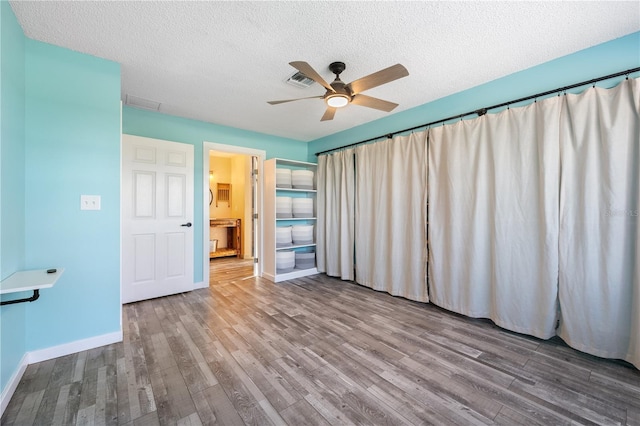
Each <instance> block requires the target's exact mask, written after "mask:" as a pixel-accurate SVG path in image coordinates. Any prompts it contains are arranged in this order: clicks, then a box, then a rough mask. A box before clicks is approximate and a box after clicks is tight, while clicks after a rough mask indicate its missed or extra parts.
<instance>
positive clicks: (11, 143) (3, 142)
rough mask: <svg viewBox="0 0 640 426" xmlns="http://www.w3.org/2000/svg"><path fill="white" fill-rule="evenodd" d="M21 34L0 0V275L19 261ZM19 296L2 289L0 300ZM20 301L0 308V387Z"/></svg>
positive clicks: (21, 341)
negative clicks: (5, 292)
mask: <svg viewBox="0 0 640 426" xmlns="http://www.w3.org/2000/svg"><path fill="white" fill-rule="evenodd" d="M24 42H25V37H24V35H23V33H22V29H21V28H20V26H19V25H18V22H17V20H16V17H15V15H14V14H13V11H12V10H11V7H10V6H9V3H7V2H6V1H0V279H2V278H6V277H8V276H9V275H11V274H12V273H14V272H15V271H17V270H19V269H23V268H24V263H25V242H24V235H25V218H24V213H25V198H24V192H25V191H24V190H25V182H24V168H25V150H24V137H25V136H24V128H25V116H24V102H25V101H24V86H25V80H24V64H25V61H24ZM16 296H17V297H25V296H28V295H25V294H23V293H19V294H13V295H6V296H3V297H2V300H10V299H13V298H15V297H16ZM26 318H27V317H26V306H25V305H24V304H18V305H8V306H3V307H1V308H0V389H4V387H5V386H6V384H7V382H8V381H9V379H10V378H11V376H12V375H13V374H14V372H15V371H16V370H17V368H18V366H19V364H20V360H21V359H22V357H23V356H24V354H25V352H26V334H25V332H26Z"/></svg>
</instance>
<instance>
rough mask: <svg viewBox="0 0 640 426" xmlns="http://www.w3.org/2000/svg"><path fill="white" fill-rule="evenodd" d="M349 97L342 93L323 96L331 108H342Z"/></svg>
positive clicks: (347, 102) (346, 103)
mask: <svg viewBox="0 0 640 426" xmlns="http://www.w3.org/2000/svg"><path fill="white" fill-rule="evenodd" d="M350 101H351V98H350V97H349V96H348V95H344V94H342V93H334V94H331V95H329V96H327V97H326V98H325V102H326V103H327V105H328V106H330V107H332V108H342V107H344V106H347V105H348V104H349V102H350Z"/></svg>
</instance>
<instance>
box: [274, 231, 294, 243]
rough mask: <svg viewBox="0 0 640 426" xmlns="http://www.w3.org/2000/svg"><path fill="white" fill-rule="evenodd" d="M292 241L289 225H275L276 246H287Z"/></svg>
mask: <svg viewBox="0 0 640 426" xmlns="http://www.w3.org/2000/svg"><path fill="white" fill-rule="evenodd" d="M292 241H293V240H292V239H291V227H290V226H276V247H289V246H290V245H291V244H292Z"/></svg>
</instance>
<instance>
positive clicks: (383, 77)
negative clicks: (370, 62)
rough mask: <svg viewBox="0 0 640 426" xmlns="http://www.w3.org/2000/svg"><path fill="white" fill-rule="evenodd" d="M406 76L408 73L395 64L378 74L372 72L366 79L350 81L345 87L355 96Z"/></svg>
mask: <svg viewBox="0 0 640 426" xmlns="http://www.w3.org/2000/svg"><path fill="white" fill-rule="evenodd" d="M408 75H409V71H407V69H406V68H405V67H403V66H402V65H400V64H395V65H392V66H390V67H389V68H385V69H383V70H380V71H378V72H374V73H373V74H369V75H368V76H366V77H362V78H359V79H357V80H355V81H352V82H351V83H349V84H347V86H348V87H350V88H351V92H352V93H354V94H357V93H360V92H364V91H365V90H368V89H372V88H374V87H378V86H381V85H383V84H386V83H389V82H391V81H393V80H397V79H399V78H402V77H406V76H408Z"/></svg>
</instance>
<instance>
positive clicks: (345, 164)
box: [316, 149, 355, 280]
mask: <svg viewBox="0 0 640 426" xmlns="http://www.w3.org/2000/svg"><path fill="white" fill-rule="evenodd" d="M317 178H318V179H317V182H318V205H317V212H318V213H317V214H318V220H317V230H316V240H317V241H316V243H317V244H316V262H317V266H318V271H320V272H325V273H326V274H327V275H331V276H334V277H340V278H342V279H343V280H353V278H354V277H353V274H354V270H353V268H354V266H353V250H354V214H355V200H354V185H355V175H354V150H353V149H346V150H343V151H339V152H335V153H333V154H329V155H321V156H319V157H318V176H317Z"/></svg>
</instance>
